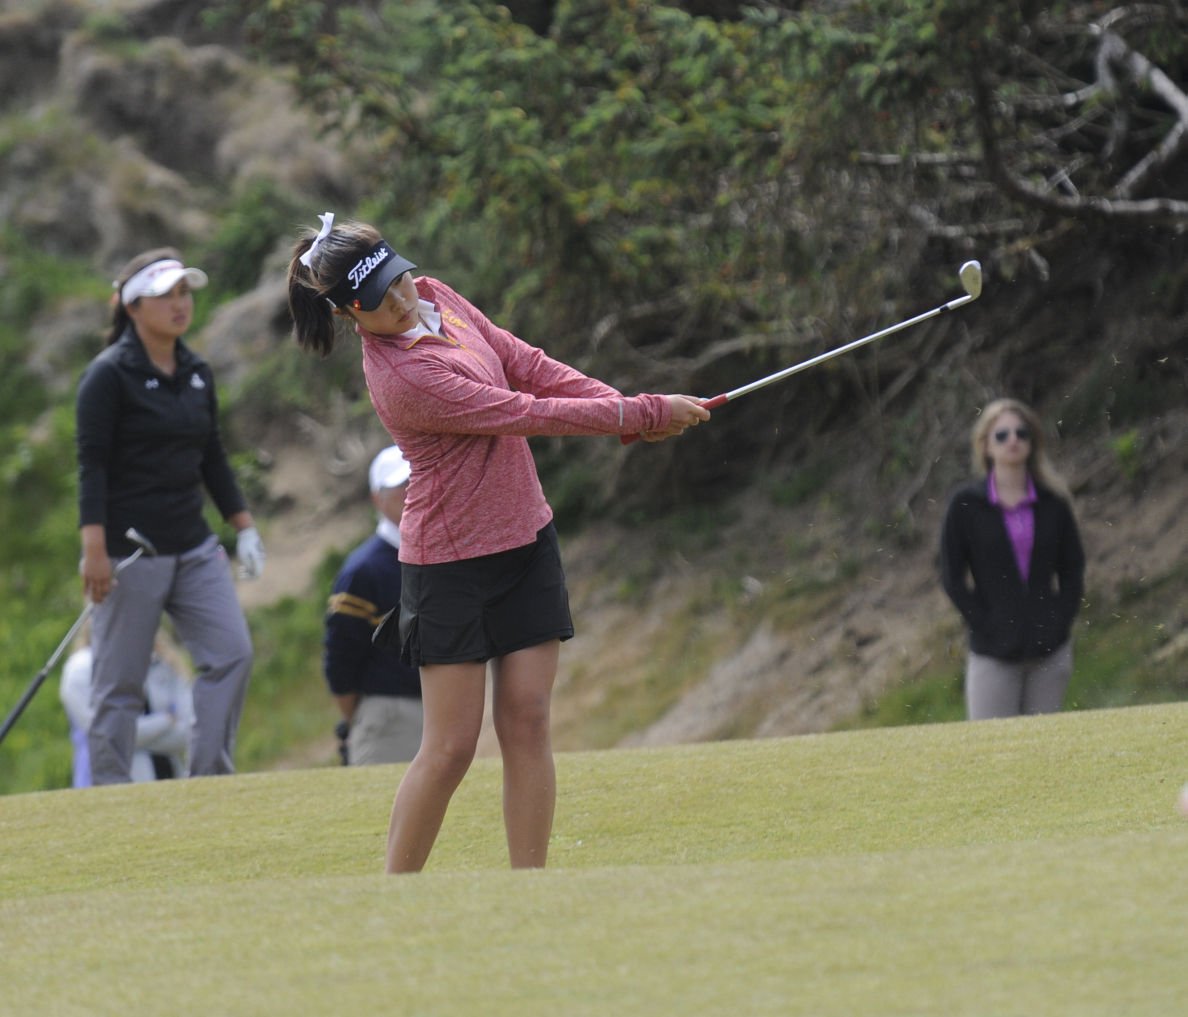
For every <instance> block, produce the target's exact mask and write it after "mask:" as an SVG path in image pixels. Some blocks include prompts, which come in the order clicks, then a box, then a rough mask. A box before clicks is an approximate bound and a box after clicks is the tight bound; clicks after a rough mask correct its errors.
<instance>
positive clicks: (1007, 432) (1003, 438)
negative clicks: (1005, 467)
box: [994, 427, 1031, 445]
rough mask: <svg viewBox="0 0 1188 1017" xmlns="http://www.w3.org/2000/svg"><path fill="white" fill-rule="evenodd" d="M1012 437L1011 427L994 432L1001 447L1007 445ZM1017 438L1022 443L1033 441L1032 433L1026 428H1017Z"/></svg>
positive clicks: (995, 438)
mask: <svg viewBox="0 0 1188 1017" xmlns="http://www.w3.org/2000/svg"><path fill="white" fill-rule="evenodd" d="M1010 436H1011V429H1010V428H1009V427H1004V428H1003V429H1002V430H1001V431H995V432H994V440H995V441H996V442H998V444H999V445H1005V444H1006V443H1007V440H1008V439H1009V438H1010ZM1015 437H1016V438H1018V439H1019V440H1020V441H1031V432H1030V431H1029V430H1027V428H1026V427H1016V428H1015Z"/></svg>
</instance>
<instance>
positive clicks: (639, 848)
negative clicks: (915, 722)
mask: <svg viewBox="0 0 1188 1017" xmlns="http://www.w3.org/2000/svg"><path fill="white" fill-rule="evenodd" d="M558 771H559V782H560V797H559V801H558V810H557V822H556V827H555V836H554V840H553V845H552V849H551V852H552V853H551V859H550V868H549V869H548V870H546V871H545V872H530V873H525V872H511V871H508V870H507V868H506V861H505V849H504V845H503V840H502V825H501V819H500V804H499V784H500V770H499V764H498V762H497V761H495V760H481V761H479V762H478V763H476V765H475V767H474V769H473V770H472V772H471V774H470V775H469V776H468V777H467V779H466V781H465V782H464V783H463V786H462V788H461V790H460V791H459V793H458V795H457V797H456V798H455V801H454V804H453V806H452V808H451V811H450V814H449V815H448V817H447V820H446V826H445V828H444V829H443V831H442V835H441V839H440V841H439V842H438V845H437V849H436V851H435V853H434V855H433V858H432V860H431V864H430V867H429V869H428V870H427V871H426V872H425V873H423V874H421V875H419V876H404V877H396V878H390V877H385V876H383V875H382V874H381V858H382V847H383V840H384V835H385V832H386V826H387V816H388V809H389V806H390V804H391V798H392V793H393V791H394V789H395V786H396V782H397V780H398V778H399V773H400V768H399V767H373V768H366V769H357V770H346V769H340V768H335V769H322V770H308V771H303V772H284V773H274V774H256V775H249V776H243V777H235V778H224V779H207V780H195V781H188V782H176V783H174V782H170V783H162V784H156V785H135V786H127V787H120V788H102V789H94V790H89V791H54V792H47V793H40V794H29V795H16V796H9V797H6V798H0V839H2V851H3V855H2V860H0V1013H2V1014H6V1015H7V1014H13V1015H21V1017H34V1015H37V1017H40V1015H52V1017H57V1015H86V1017H97V1015H108V1014H110V1015H120V1017H137V1015H174V1014H201V1015H203V1017H211V1015H236V1017H238V1015H260V1017H265V1015H267V1017H275V1015H286V1014H296V1015H305V1014H317V1015H322V1014H326V1015H330V1014H367V1015H369V1014H397V1015H422V1014H423V1015H433V1017H441V1015H445V1017H455V1015H456V1017H463V1015H465V1017H478V1015H483V1017H486V1015H509V1017H510V1015H515V1017H522V1015H525V1014H532V1015H536V1014H541V1015H543V1014H548V1015H615V1017H622V1015H641V1017H643V1015H647V1017H657V1015H670V1014H671V1015H685V1014H728V1015H731V1017H752V1015H767V1014H770V1015H781V1017H784V1015H799V1014H804V1015H814V1017H821V1015H839V1017H841V1015H844V1017H855V1015H904V1017H923V1015H937V1017H955V1015H964V1014H970V1015H995V1017H998V1015H1020V1017H1024V1015H1026V1017H1043V1015H1050V1014H1060V1015H1070V1017H1073V1015H1075V1017H1091V1015H1100V1017H1119V1015H1122V1014H1125V1015H1127V1017H1140V1015H1151V1017H1170V1015H1174V1014H1179V1013H1184V1012H1186V1007H1188V934H1186V932H1185V928H1186V922H1188V819H1184V818H1183V817H1181V816H1180V815H1179V813H1178V812H1177V811H1176V805H1175V802H1176V796H1177V794H1178V791H1179V788H1180V787H1181V785H1183V784H1184V783H1185V782H1186V781H1188V704H1176V705H1171V706H1155V707H1135V708H1132V709H1124V710H1103V711H1095V712H1083V713H1065V714H1061V715H1058V716H1052V717H1042V718H1033V719H1025V720H1011V721H992V722H985V723H980V724H966V723H962V724H947V725H929V726H922V727H904V728H894V729H882V730H872V731H856V732H846V733H837V734H828V735H815V736H809V737H802V738H790V739H779V740H771V741H748V742H728V743H718V744H709V745H695V746H682V747H676V748H668V749H656V750H646V751H615V752H598V753H574V754H565V755H561V756H559V757H558Z"/></svg>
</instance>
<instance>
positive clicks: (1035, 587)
mask: <svg viewBox="0 0 1188 1017" xmlns="http://www.w3.org/2000/svg"><path fill="white" fill-rule="evenodd" d="M1036 498H1037V500H1036V503H1035V545H1034V547H1033V548H1032V552H1031V569H1030V574H1029V576H1028V580H1027V582H1026V583H1024V582H1023V577H1022V576H1021V575H1020V574H1019V566H1018V565H1017V564H1016V563H1015V553H1014V549H1013V548H1012V547H1011V538H1010V536H1009V535H1008V533H1007V528H1006V522H1005V521H1004V520H1003V517H1002V512H1001V510H1000V509H999V508H998V506H996V505H994V504H992V503H991V501H990V497H989V495H988V494H987V491H986V482H985V481H984V480H981V481H978V482H976V483H973V484H969V485H968V486H966V487H963V488H962V489H961V490H959V491H958V492H957V493H956V494H955V495H954V496H953V498H952V500H951V501H950V502H949V508H948V511H947V512H946V514H945V523H944V527H943V530H942V533H941V549H940V550H941V580H942V582H943V583H944V587H945V592H946V593H947V594H948V595H949V599H950V600H952V601H953V603H954V604H955V605H956V607H957V610H958V611H960V612H961V616H962V617H963V618H964V619H965V623H966V625H967V626H968V627H969V647H970V649H971V650H973V652H974V653H978V654H981V655H983V656H987V657H995V658H997V659H999V660H1026V659H1031V658H1035V657H1042V656H1045V655H1047V654H1049V653H1051V652H1052V651H1053V650H1056V649H1058V648H1059V647H1060V646H1061V645H1062V644H1063V643H1064V641H1065V640H1066V639H1068V635H1069V632H1070V631H1071V630H1072V624H1073V620H1074V619H1075V618H1076V615H1077V611H1078V609H1079V608H1080V606H1081V594H1082V593H1083V592H1084V585H1085V553H1084V551H1083V550H1082V548H1081V538H1080V534H1079V533H1078V532H1077V524H1076V520H1075V519H1074V518H1073V514H1072V510H1071V509H1070V508H1069V506H1068V503H1067V502H1065V501H1064V499H1063V498H1060V497H1058V496H1057V495H1056V494H1054V493H1052V492H1051V491H1049V490H1046V489H1045V488H1042V487H1040V486H1039V485H1038V484H1037V485H1036ZM971 578H972V580H973V585H972V587H971V586H970V584H969V580H970V579H971Z"/></svg>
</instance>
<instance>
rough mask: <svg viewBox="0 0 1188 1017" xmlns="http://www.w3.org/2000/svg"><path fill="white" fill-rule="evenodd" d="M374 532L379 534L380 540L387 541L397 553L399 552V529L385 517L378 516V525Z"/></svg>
mask: <svg viewBox="0 0 1188 1017" xmlns="http://www.w3.org/2000/svg"><path fill="white" fill-rule="evenodd" d="M375 532H376V533H377V534H379V536H380V538H381V539H382V540H385V541H387V543H389V544H391V545H392V546H393V547H394V548H396V550H397V551H399V550H400V527H399V526H397V525H396V524H395V523H394V522H392V520H391V519H389V518H388V517H387V516H380V521H379V525H378V526H376V528H375Z"/></svg>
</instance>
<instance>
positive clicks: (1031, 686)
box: [965, 641, 1073, 720]
mask: <svg viewBox="0 0 1188 1017" xmlns="http://www.w3.org/2000/svg"><path fill="white" fill-rule="evenodd" d="M1072 667H1073V658H1072V642H1071V641H1068V642H1065V644H1064V645H1063V646H1061V647H1059V648H1058V649H1055V650H1053V651H1052V652H1051V653H1049V654H1048V655H1047V656H1046V657H1036V658H1034V659H1032V660H1017V661H1009V660H998V659H997V658H995V657H983V656H980V655H979V654H976V653H970V655H969V659H968V660H967V662H966V667H965V707H966V712H967V713H968V715H969V719H970V720H988V719H990V718H992V717H1019V716H1023V715H1025V714H1033V713H1057V712H1058V711H1059V710H1060V708H1061V706H1063V705H1064V693H1065V691H1066V690H1067V689H1068V682H1069V679H1070V678H1071V677H1072Z"/></svg>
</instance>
